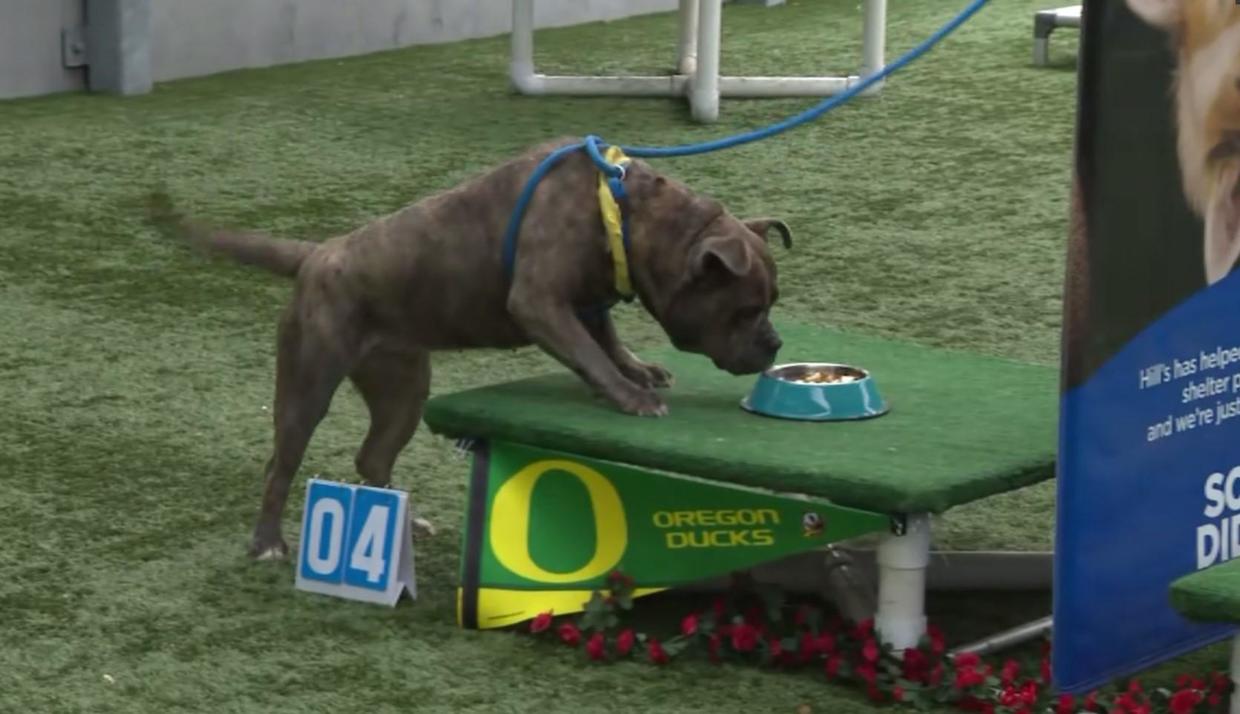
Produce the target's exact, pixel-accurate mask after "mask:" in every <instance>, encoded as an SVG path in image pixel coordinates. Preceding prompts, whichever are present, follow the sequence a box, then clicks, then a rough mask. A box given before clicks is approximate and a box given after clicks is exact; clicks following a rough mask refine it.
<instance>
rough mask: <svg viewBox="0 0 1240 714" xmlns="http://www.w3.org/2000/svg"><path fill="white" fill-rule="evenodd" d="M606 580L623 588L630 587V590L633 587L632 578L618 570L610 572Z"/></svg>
mask: <svg viewBox="0 0 1240 714" xmlns="http://www.w3.org/2000/svg"><path fill="white" fill-rule="evenodd" d="M608 579H609V580H611V581H612V582H617V583H620V584H621V585H623V586H625V587H630V588H631V587H633V578H631V577H629V576H628V575H626V574H624V573H622V572H620V571H619V570H613V571H611V575H609V576H608Z"/></svg>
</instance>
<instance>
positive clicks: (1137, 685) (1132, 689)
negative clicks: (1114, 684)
mask: <svg viewBox="0 0 1240 714" xmlns="http://www.w3.org/2000/svg"><path fill="white" fill-rule="evenodd" d="M1142 691H1143V690H1142V689H1141V680H1139V679H1136V678H1133V679H1132V680H1130V681H1129V682H1128V693H1129V694H1140V693H1141V692H1142Z"/></svg>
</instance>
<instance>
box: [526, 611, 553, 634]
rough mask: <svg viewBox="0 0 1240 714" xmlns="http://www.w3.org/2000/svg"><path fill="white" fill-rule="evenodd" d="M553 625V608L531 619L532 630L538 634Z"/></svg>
mask: <svg viewBox="0 0 1240 714" xmlns="http://www.w3.org/2000/svg"><path fill="white" fill-rule="evenodd" d="M549 627H551V610H548V611H546V612H540V613H539V614H538V617H535V618H534V619H533V620H531V621H530V632H533V633H534V634H538V633H539V632H542V631H544V630H546V629H547V628H549Z"/></svg>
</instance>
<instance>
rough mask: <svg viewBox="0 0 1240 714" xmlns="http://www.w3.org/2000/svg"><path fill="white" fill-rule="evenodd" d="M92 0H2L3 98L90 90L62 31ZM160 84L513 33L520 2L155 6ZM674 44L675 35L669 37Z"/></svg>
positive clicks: (544, 19) (544, 0)
mask: <svg viewBox="0 0 1240 714" xmlns="http://www.w3.org/2000/svg"><path fill="white" fill-rule="evenodd" d="M89 2H90V0H0V97H14V96H25V95H34V94H46V93H51V92H60V91H67V90H76V89H81V88H83V78H84V76H85V75H84V73H83V72H82V71H81V70H65V69H62V68H61V62H60V30H61V28H62V27H66V26H70V25H73V24H77V23H80V22H81V18H82V7H83V4H84V3H89ZM676 5H677V0H537V1H536V2H535V5H534V7H535V21H536V23H537V25H538V26H539V27H552V26H563V25H573V24H578V23H582V22H591V21H596V20H605V19H615V18H620V17H626V16H631V15H638V14H645V13H650V12H661V11H668V10H673V9H675V7H676ZM151 12H152V37H151V64H152V73H153V75H154V79H155V80H156V81H164V80H169V79H176V78H181V77H192V76H200V75H204V74H213V73H215V72H221V71H225V70H231V69H240V68H243V67H264V66H269V65H274V64H285V63H290V62H301V61H305V60H310V59H320V58H327V57H343V56H348V55H357V54H365V53H368V52H376V51H380V50H388V49H394V48H398V47H405V46H408V45H414V44H424V43H433V42H452V41H456V40H461V39H467V38H474V37H486V36H490V35H497V34H503V33H505V32H507V31H508V30H509V29H510V28H511V25H512V4H511V2H510V0H152V5H151ZM669 41H674V38H669Z"/></svg>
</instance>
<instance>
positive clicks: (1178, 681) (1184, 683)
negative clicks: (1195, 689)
mask: <svg viewBox="0 0 1240 714" xmlns="http://www.w3.org/2000/svg"><path fill="white" fill-rule="evenodd" d="M1192 683H1193V675H1191V674H1181V675H1180V676H1178V677H1176V678H1175V688H1176V689H1187V688H1188V687H1189V686H1190V685H1192Z"/></svg>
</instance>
